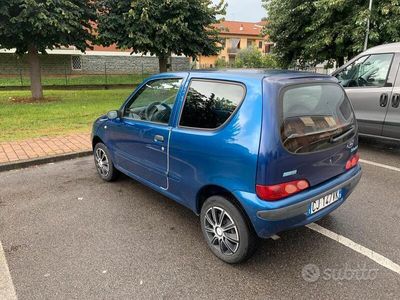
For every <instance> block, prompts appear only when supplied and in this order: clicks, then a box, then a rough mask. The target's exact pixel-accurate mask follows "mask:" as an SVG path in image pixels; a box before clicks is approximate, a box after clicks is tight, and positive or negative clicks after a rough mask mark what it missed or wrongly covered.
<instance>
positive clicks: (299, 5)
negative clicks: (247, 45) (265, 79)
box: [263, 0, 400, 67]
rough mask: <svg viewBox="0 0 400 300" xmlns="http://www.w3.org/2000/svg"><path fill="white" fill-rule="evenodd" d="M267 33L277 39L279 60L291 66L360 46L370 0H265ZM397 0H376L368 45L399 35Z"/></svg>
mask: <svg viewBox="0 0 400 300" xmlns="http://www.w3.org/2000/svg"><path fill="white" fill-rule="evenodd" d="M263 2H264V6H265V7H266V9H267V11H268V16H269V18H268V23H267V25H266V27H265V33H266V34H268V35H269V36H270V39H271V40H272V41H274V42H275V43H276V46H275V52H276V55H277V56H278V59H279V63H280V65H281V66H283V67H287V66H289V65H290V64H293V63H294V62H295V61H298V62H299V63H300V64H301V65H304V64H314V65H315V64H317V63H321V62H324V61H329V62H332V61H333V60H336V61H338V62H339V64H341V63H343V60H344V58H345V57H352V56H354V55H355V54H356V53H358V52H361V51H362V49H363V45H364V39H365V30H366V22H367V17H368V16H369V15H370V12H369V10H368V3H369V0H263ZM399 29H400V6H399V1H398V0H374V5H373V9H372V14H371V33H370V38H369V47H371V46H375V45H379V44H383V43H389V42H397V41H400V30H399Z"/></svg>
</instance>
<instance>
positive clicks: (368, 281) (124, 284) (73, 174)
mask: <svg viewBox="0 0 400 300" xmlns="http://www.w3.org/2000/svg"><path fill="white" fill-rule="evenodd" d="M360 154H361V158H362V162H361V164H362V167H363V172H364V173H363V178H362V179H361V182H360V184H359V186H358V187H357V189H356V191H355V192H354V193H353V195H352V196H351V197H350V198H349V199H348V201H347V202H346V203H345V204H344V205H343V206H341V207H340V208H339V209H338V210H336V211H335V212H333V213H332V214H331V215H329V216H327V217H326V218H324V219H322V220H321V221H319V222H318V225H319V226H321V227H319V228H325V229H327V230H329V232H332V233H335V234H337V235H338V236H340V237H344V238H347V239H350V240H351V241H352V242H354V245H353V248H352V247H351V245H346V243H344V244H343V243H339V242H338V241H336V240H335V238H332V237H331V238H330V237H327V236H324V235H322V234H321V233H319V232H316V231H315V230H312V229H310V228H306V227H304V228H299V229H295V230H292V231H288V232H283V233H280V234H279V238H278V237H276V239H268V240H264V241H262V242H261V243H260V246H259V249H258V251H257V252H256V254H255V255H254V257H253V258H251V259H250V260H249V261H248V262H246V263H244V264H241V265H235V266H231V265H227V264H225V263H223V262H221V261H219V260H218V259H217V258H216V257H214V256H213V255H212V254H211V252H210V251H209V250H208V249H207V246H206V243H205V242H204V240H203V237H202V234H201V230H200V226H199V221H198V218H197V217H196V216H195V215H193V214H192V212H190V211H189V210H187V209H185V208H184V207H181V206H180V205H178V204H176V203H174V202H173V201H171V200H169V199H167V198H165V197H163V196H161V195H159V194H157V193H156V192H154V191H152V190H151V189H149V188H147V187H145V186H143V185H141V184H139V183H137V182H135V181H133V180H131V179H129V178H127V177H122V178H120V179H119V180H118V181H117V182H115V183H111V184H110V183H105V182H102V180H101V179H100V178H99V177H98V176H97V174H96V170H95V168H94V165H93V162H92V158H91V157H86V158H80V159H75V160H70V161H64V162H59V163H55V164H48V165H43V166H38V167H32V168H28V169H24V170H15V171H9V172H4V173H0V189H1V193H0V241H1V244H2V246H3V249H4V251H3V252H4V254H5V258H6V261H7V264H8V267H9V273H10V275H11V279H12V282H11V280H10V281H9V282H8V284H9V286H10V284H11V285H12V286H13V287H15V291H16V294H17V296H18V298H19V299H94V298H96V299H98V298H102V299H103V298H107V299H110V298H122V299H128V298H129V299H148V298H152V299H154V298H155V299H159V298H166V299H174V298H195V299H217V298H218V299H246V298H252V299H254V298H256V299H276V298H280V299H293V298H300V299H314V298H315V299H350V298H358V299H396V298H397V299H398V298H399V295H400V273H399V272H398V269H397V268H398V267H399V264H400V146H399V145H395V144H387V143H380V142H372V141H370V140H362V143H361V146H360ZM388 166H389V167H390V168H388ZM360 246H362V247H365V248H363V249H364V250H365V249H366V250H365V251H366V252H367V253H366V254H365V255H364V254H362V253H359V252H357V251H355V250H354V249H358V248H357V247H360ZM0 251H1V247H0ZM365 251H364V252H365ZM370 251H374V252H370ZM361 252H362V251H361ZM377 254H379V255H381V256H382V257H381V256H379V257H377V256H376V255H377ZM371 257H372V258H376V259H375V261H374V260H373V259H371ZM382 259H383V260H382ZM377 261H378V262H377ZM386 262H391V263H392V264H389V268H388V265H387V263H386ZM1 263H2V260H1V253H0V264H1ZM3 263H4V260H3ZM3 265H4V264H3ZM390 266H391V267H392V269H390ZM396 270H397V272H396ZM2 271H3V275H2V274H0V290H1V288H2V287H1V284H3V289H4V286H5V285H6V284H7V280H5V279H4V278H6V277H7V276H6V275H7V274H5V273H4V272H6V270H5V268H1V266H0V273H1V272H2ZM2 276H3V277H2ZM2 279H3V280H2ZM0 295H1V293H0ZM3 295H6V294H5V292H4V293H3ZM0 298H1V297H0Z"/></svg>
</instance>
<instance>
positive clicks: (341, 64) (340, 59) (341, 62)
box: [336, 57, 344, 68]
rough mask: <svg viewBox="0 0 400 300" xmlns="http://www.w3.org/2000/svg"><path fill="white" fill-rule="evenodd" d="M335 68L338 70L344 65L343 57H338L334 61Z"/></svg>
mask: <svg viewBox="0 0 400 300" xmlns="http://www.w3.org/2000/svg"><path fill="white" fill-rule="evenodd" d="M336 64H337V65H336V68H339V67H341V66H343V65H344V57H338V58H337V59H336Z"/></svg>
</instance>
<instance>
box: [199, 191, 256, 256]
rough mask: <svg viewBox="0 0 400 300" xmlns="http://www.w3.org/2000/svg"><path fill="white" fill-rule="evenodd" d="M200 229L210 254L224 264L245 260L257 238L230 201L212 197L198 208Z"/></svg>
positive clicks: (250, 253) (254, 246)
mask: <svg viewBox="0 0 400 300" xmlns="http://www.w3.org/2000/svg"><path fill="white" fill-rule="evenodd" d="M200 218H201V229H202V231H203V235H204V237H205V239H206V241H207V244H208V246H209V248H210V249H211V251H212V252H213V253H214V255H216V256H217V257H218V258H220V259H221V260H223V261H224V262H226V263H230V264H236V263H240V262H242V261H245V260H246V259H248V258H249V257H250V256H251V255H252V254H253V253H254V251H255V249H256V243H257V237H256V235H255V233H254V231H253V229H252V228H251V227H250V225H249V224H248V223H247V220H246V219H245V217H244V215H243V213H242V212H241V211H240V210H239V209H238V208H237V207H236V206H235V205H234V204H233V203H231V202H230V201H229V200H227V199H226V198H224V197H221V196H212V197H210V198H208V199H207V200H206V202H205V203H204V205H203V207H202V209H201V214H200Z"/></svg>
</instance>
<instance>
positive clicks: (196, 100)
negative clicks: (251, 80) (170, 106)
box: [179, 80, 245, 129]
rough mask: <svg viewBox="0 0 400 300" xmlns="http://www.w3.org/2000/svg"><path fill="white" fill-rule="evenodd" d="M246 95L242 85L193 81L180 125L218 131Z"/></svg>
mask: <svg viewBox="0 0 400 300" xmlns="http://www.w3.org/2000/svg"><path fill="white" fill-rule="evenodd" d="M244 95H245V88H244V87H243V86H242V85H241V84H237V83H228V82H221V81H212V80H192V82H191V83H190V86H189V91H188V93H187V96H186V100H185V104H184V106H183V110H182V115H181V119H180V122H179V125H180V126H183V127H192V128H202V129H216V128H218V127H220V126H222V125H223V124H224V123H225V122H226V121H227V120H228V119H229V118H230V116H231V115H232V114H233V112H234V111H235V110H236V108H237V107H238V106H239V105H240V103H241V101H242V100H243V98H244Z"/></svg>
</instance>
